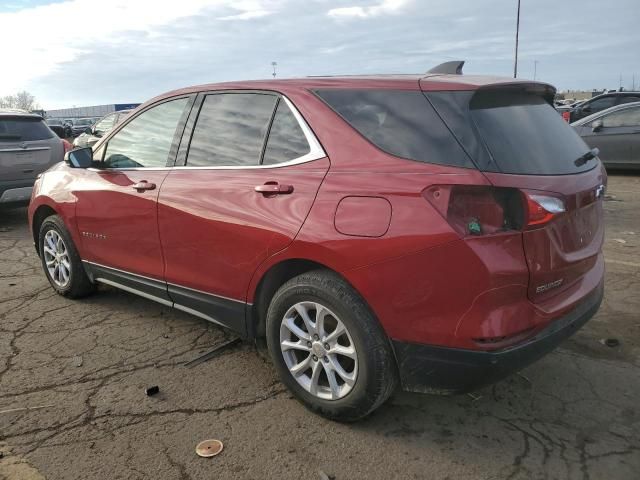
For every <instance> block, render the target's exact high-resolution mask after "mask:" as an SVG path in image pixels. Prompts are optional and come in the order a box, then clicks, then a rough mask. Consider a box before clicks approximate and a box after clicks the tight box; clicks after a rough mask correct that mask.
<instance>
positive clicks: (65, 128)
mask: <svg viewBox="0 0 640 480" xmlns="http://www.w3.org/2000/svg"><path fill="white" fill-rule="evenodd" d="M45 121H46V122H47V125H48V126H49V128H50V129H51V130H53V131H54V132H55V133H56V135H58V136H59V137H60V138H69V137H71V136H72V134H73V133H72V130H71V125H69V124H67V123H64V122H63V121H62V120H60V119H59V118H47V119H46V120H45Z"/></svg>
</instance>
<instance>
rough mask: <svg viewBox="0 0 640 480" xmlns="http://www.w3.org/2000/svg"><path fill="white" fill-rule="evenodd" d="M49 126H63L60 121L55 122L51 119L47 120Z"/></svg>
mask: <svg viewBox="0 0 640 480" xmlns="http://www.w3.org/2000/svg"><path fill="white" fill-rule="evenodd" d="M47 125H62V122H61V121H60V120H55V119H53V118H49V119H48V120H47Z"/></svg>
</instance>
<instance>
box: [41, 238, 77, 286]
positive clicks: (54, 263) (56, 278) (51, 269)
mask: <svg viewBox="0 0 640 480" xmlns="http://www.w3.org/2000/svg"><path fill="white" fill-rule="evenodd" d="M43 253H44V262H45V265H46V267H47V271H48V273H49V277H50V278H51V280H53V282H54V283H55V284H56V285H57V286H58V287H60V288H65V287H66V286H67V285H69V281H70V280H71V260H70V259H69V251H68V250H67V246H66V245H65V243H64V240H63V239H62V237H61V236H60V234H59V233H58V232H57V231H55V230H49V231H47V233H45V235H44V244H43Z"/></svg>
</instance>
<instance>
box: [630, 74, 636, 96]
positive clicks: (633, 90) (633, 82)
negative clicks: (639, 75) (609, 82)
mask: <svg viewBox="0 0 640 480" xmlns="http://www.w3.org/2000/svg"><path fill="white" fill-rule="evenodd" d="M631 78H632V79H633V80H632V81H631V91H632V92H635V91H636V74H635V73H634V74H633V76H632V77H631Z"/></svg>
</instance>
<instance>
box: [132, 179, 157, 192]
mask: <svg viewBox="0 0 640 480" xmlns="http://www.w3.org/2000/svg"><path fill="white" fill-rule="evenodd" d="M132 187H133V188H135V189H136V190H138V191H142V190H154V189H155V188H156V184H155V183H149V182H147V181H146V180H141V181H139V182H138V183H134V184H133V185H132Z"/></svg>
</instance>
